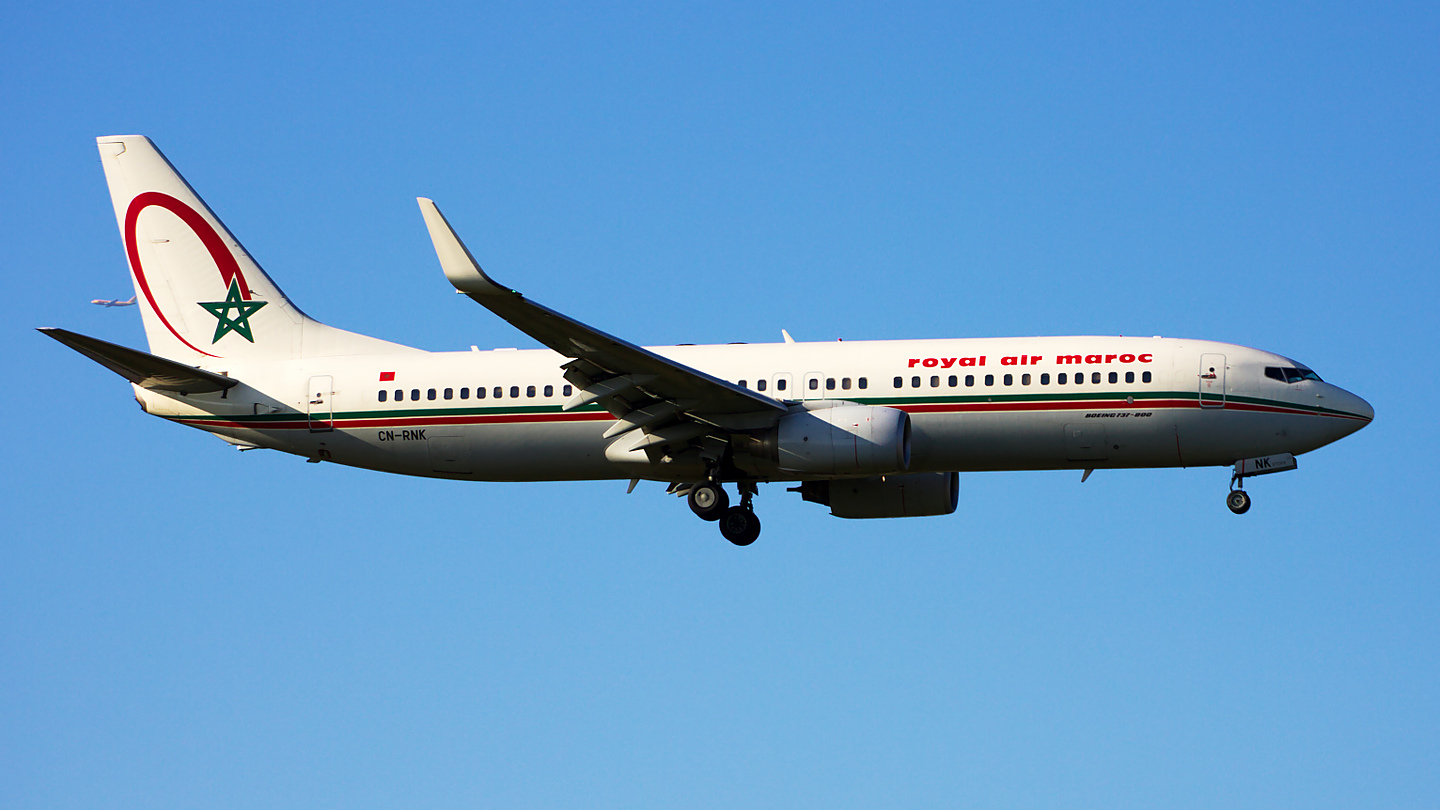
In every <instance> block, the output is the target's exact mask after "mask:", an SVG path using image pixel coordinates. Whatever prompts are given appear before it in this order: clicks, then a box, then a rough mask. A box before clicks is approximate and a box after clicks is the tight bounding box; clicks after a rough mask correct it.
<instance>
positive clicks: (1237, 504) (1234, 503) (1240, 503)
mask: <svg viewBox="0 0 1440 810" xmlns="http://www.w3.org/2000/svg"><path fill="white" fill-rule="evenodd" d="M1225 505H1226V506H1228V507H1230V511H1231V512H1234V513H1235V514H1237V515H1243V514H1245V513H1246V512H1249V511H1250V496H1249V495H1247V494H1245V490H1243V489H1232V490H1230V494H1229V495H1226V496H1225Z"/></svg>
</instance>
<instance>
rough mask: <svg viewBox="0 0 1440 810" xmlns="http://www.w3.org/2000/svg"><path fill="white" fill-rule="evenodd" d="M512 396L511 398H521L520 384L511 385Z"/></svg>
mask: <svg viewBox="0 0 1440 810" xmlns="http://www.w3.org/2000/svg"><path fill="white" fill-rule="evenodd" d="M510 398H511V399H519V398H520V386H518V385H512V386H510Z"/></svg>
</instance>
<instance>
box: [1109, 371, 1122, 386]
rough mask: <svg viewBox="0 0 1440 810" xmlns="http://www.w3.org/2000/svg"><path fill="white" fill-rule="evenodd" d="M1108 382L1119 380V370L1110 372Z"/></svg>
mask: <svg viewBox="0 0 1440 810" xmlns="http://www.w3.org/2000/svg"><path fill="white" fill-rule="evenodd" d="M1110 382H1111V384H1114V383H1117V382H1120V374H1119V372H1115V371H1112V372H1110Z"/></svg>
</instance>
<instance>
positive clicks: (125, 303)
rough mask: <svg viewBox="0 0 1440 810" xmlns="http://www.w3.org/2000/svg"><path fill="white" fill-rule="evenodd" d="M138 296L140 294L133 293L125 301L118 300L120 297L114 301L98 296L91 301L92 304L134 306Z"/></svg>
mask: <svg viewBox="0 0 1440 810" xmlns="http://www.w3.org/2000/svg"><path fill="white" fill-rule="evenodd" d="M137 297H138V296H134V295H132V296H130V297H129V298H128V299H127V300H124V301H120V300H118V299H117V300H114V301H112V300H110V299H109V298H96V299H95V300H93V301H91V302H90V303H92V304H99V305H100V306H102V307H133V306H135V299H136V298H137Z"/></svg>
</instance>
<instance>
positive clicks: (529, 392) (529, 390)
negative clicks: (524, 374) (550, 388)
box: [525, 385, 535, 399]
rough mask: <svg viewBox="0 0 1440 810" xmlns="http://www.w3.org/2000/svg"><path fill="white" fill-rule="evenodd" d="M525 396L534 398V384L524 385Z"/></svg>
mask: <svg viewBox="0 0 1440 810" xmlns="http://www.w3.org/2000/svg"><path fill="white" fill-rule="evenodd" d="M525 396H527V397H530V398H531V399H534V398H535V386H533V385H527V386H525Z"/></svg>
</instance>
